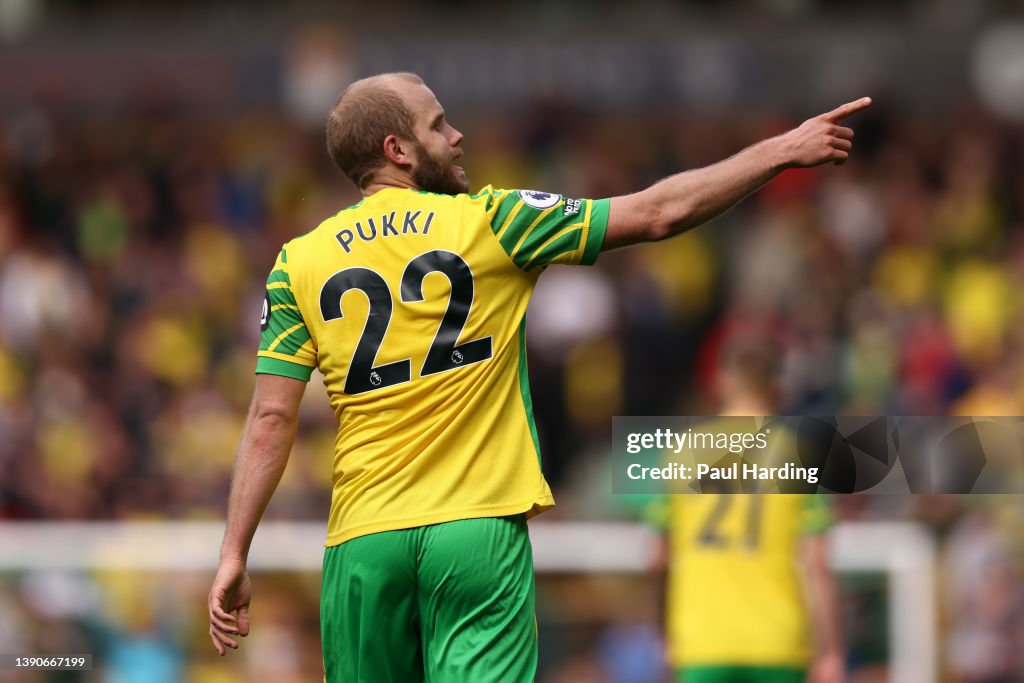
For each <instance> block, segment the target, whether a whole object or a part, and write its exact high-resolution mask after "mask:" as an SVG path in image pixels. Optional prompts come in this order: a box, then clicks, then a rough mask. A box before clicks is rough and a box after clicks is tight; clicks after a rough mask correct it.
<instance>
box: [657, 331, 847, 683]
mask: <svg viewBox="0 0 1024 683" xmlns="http://www.w3.org/2000/svg"><path fill="white" fill-rule="evenodd" d="M777 363H778V355H777V353H776V352H775V350H774V349H773V348H772V347H771V346H770V345H769V344H767V343H765V341H764V340H763V339H748V338H739V339H734V340H732V341H731V342H730V343H728V344H727V345H726V351H725V353H724V354H723V362H722V363H721V365H720V368H719V372H718V373H717V379H718V389H719V394H720V396H721V400H722V414H723V415H733V416H763V415H771V414H773V413H774V410H773V406H774V405H775V399H774V396H775V393H776V392H775V384H776V383H775V376H776V368H777ZM713 424H714V425H715V429H714V430H715V431H722V430H723V429H734V430H735V431H740V430H743V429H744V428H748V429H749V430H750V431H751V432H752V431H753V429H752V427H753V421H752V420H750V419H749V418H745V419H744V418H740V417H737V418H735V419H734V420H730V419H728V418H718V419H717V420H716V421H715V422H714V423H713ZM725 425H731V427H728V428H727V427H725ZM776 432H777V430H776ZM780 438H784V434H778V433H775V434H773V435H772V441H773V442H778V440H779V439H780ZM784 443H785V441H783V444H784ZM780 447H784V446H780ZM720 455H721V457H723V458H730V454H729V453H728V452H727V451H725V449H723V452H722V453H721V454H720ZM707 456H708V454H705V457H707ZM718 457H719V456H718V455H711V456H710V460H712V461H715V460H717V459H718ZM732 457H733V458H734V457H735V456H732ZM730 483H732V482H730ZM659 502H660V503H667V505H664V506H656V509H657V507H663V508H665V509H667V513H668V514H667V531H668V547H667V549H666V550H667V552H666V555H667V558H666V559H667V565H668V566H667V569H668V591H667V604H666V622H667V623H666V632H667V644H668V661H669V665H670V666H671V667H672V668H673V670H674V671H675V679H674V680H675V682H676V683H804V681H808V682H809V683H840V681H842V680H843V672H844V658H843V648H842V639H841V636H840V633H841V628H840V615H839V605H838V597H837V591H836V586H835V581H834V578H833V576H832V573H831V571H830V570H829V568H828V565H827V552H826V544H825V532H826V531H827V530H828V528H829V526H830V524H831V512H830V507H829V505H828V503H827V497H826V496H820V495H802V494H800V495H798V494H747V493H707V492H704V493H700V494H678V495H670V496H663V497H662V498H661V499H660V501H659Z"/></svg>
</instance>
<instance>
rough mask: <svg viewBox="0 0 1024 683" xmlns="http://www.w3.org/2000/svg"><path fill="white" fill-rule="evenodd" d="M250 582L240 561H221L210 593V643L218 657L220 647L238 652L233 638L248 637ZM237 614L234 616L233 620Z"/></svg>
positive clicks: (221, 652) (221, 650)
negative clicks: (211, 642)
mask: <svg viewBox="0 0 1024 683" xmlns="http://www.w3.org/2000/svg"><path fill="white" fill-rule="evenodd" d="M251 600H252V582H250V581H249V574H248V572H246V570H245V563H244V562H243V561H242V560H240V559H230V558H223V559H221V561H220V567H218V568H217V576H216V578H215V579H214V580H213V587H212V588H211V589H210V598H209V604H208V607H209V612H210V640H212V641H213V647H214V648H215V649H216V650H217V653H218V654H220V656H221V657H223V656H224V652H225V649H224V646H225V645H226V646H228V647H230V648H232V649H235V650H237V649H238V642H237V641H236V640H235V639H234V637H235V636H242V637H243V638H244V637H245V636H247V635H249V602H250V601H251ZM235 614H237V616H235Z"/></svg>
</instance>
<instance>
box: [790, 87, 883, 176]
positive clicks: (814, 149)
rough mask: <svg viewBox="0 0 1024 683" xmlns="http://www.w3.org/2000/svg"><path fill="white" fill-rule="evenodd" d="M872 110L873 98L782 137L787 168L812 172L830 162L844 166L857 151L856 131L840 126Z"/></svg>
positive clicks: (838, 108) (830, 114)
mask: <svg viewBox="0 0 1024 683" xmlns="http://www.w3.org/2000/svg"><path fill="white" fill-rule="evenodd" d="M870 106H871V98H870V97H862V98H860V99H859V100H854V101H853V102H847V103H846V104H844V105H842V106H840V107H837V108H835V109H833V110H832V111H830V112H827V113H825V114H821V115H819V116H815V117H814V118H813V119H807V120H806V121H804V122H803V123H802V124H801V125H800V126H799V127H797V128H794V129H793V130H791V131H789V132H788V133H784V134H782V135H780V136H779V138H778V140H779V142H780V144H781V146H782V155H783V159H784V160H785V165H786V166H789V167H796V168H809V167H811V166H819V165H821V164H825V163H828V162H830V161H831V162H832V163H834V164H837V165H838V164H842V163H844V162H845V161H846V160H847V159H848V158H849V156H850V150H851V149H853V130H852V129H850V128H846V127H844V126H841V125H839V123H840V121H842V120H843V119H844V118H846V117H847V116H850V115H851V114H856V113H857V112H859V111H861V110H862V109H867V108H868V107H870Z"/></svg>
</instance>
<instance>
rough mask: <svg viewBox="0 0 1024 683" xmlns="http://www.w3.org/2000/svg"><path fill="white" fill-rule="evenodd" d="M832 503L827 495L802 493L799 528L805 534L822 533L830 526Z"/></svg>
mask: <svg viewBox="0 0 1024 683" xmlns="http://www.w3.org/2000/svg"><path fill="white" fill-rule="evenodd" d="M833 523H834V518H833V514H832V504H831V501H830V500H829V497H828V496H827V495H815V494H804V504H803V507H802V508H801V510H800V530H801V532H802V533H803V535H805V536H815V535H818V534H823V533H825V532H827V531H828V530H829V529H830V528H832V524H833Z"/></svg>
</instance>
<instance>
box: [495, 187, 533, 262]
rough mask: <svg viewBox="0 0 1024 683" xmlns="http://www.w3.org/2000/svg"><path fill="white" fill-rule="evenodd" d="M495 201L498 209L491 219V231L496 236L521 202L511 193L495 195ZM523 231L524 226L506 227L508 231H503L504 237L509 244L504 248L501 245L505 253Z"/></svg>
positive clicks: (517, 196)
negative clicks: (505, 236)
mask: <svg viewBox="0 0 1024 683" xmlns="http://www.w3.org/2000/svg"><path fill="white" fill-rule="evenodd" d="M495 199H496V200H497V202H498V208H497V209H495V212H494V217H493V218H491V231H492V232H494V234H495V235H497V234H498V233H499V232H500V231H501V228H502V226H504V225H505V221H507V220H508V217H509V216H510V215H511V214H512V212H513V211H514V210H515V208H516V207H517V206H519V205H520V204H522V203H523V200H521V199H520V198H519V195H518V194H511V193H508V194H504V195H497V196H495ZM525 229H526V226H516V225H510V226H509V227H508V229H507V230H506V231H505V235H507V236H508V239H509V240H511V241H510V242H509V244H508V246H506V245H505V244H504V243H502V245H501V246H502V247H504V248H505V251H506V252H508V251H510V250H511V248H512V246H513V245H515V243H516V242H517V241H518V240H519V236H520V235H521V234H522V233H523V231H524V230H525Z"/></svg>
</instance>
